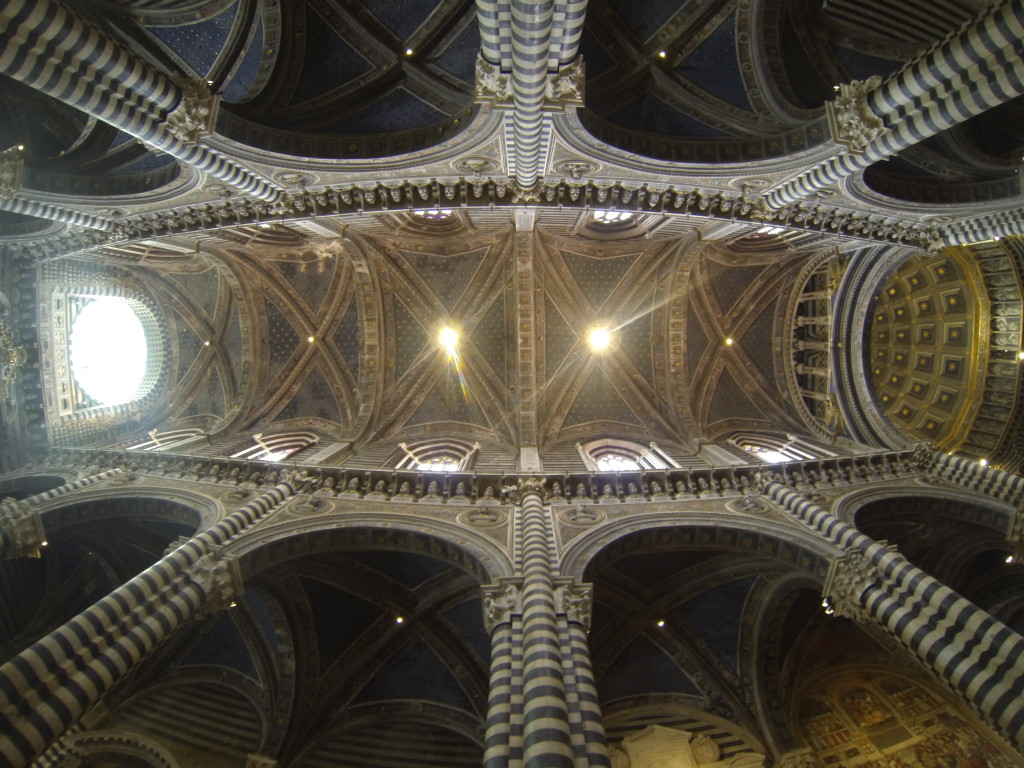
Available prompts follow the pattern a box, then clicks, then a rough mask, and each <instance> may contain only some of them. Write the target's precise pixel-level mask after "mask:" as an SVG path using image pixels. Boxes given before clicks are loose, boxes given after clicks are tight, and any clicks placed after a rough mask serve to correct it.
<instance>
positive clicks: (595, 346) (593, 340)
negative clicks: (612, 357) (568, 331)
mask: <svg viewBox="0 0 1024 768" xmlns="http://www.w3.org/2000/svg"><path fill="white" fill-rule="evenodd" d="M611 340H612V335H611V333H609V332H608V329H607V328H595V329H594V330H592V331H591V332H590V348H591V349H592V350H594V351H595V352H600V351H601V350H603V349H607V348H608V345H609V344H610V343H611Z"/></svg>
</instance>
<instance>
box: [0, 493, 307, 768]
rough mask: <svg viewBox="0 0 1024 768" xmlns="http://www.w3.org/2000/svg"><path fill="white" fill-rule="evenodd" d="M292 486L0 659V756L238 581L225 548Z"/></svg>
mask: <svg viewBox="0 0 1024 768" xmlns="http://www.w3.org/2000/svg"><path fill="white" fill-rule="evenodd" d="M294 494H295V486H294V485H293V484H292V482H290V481H284V482H281V483H280V484H278V485H277V486H275V487H274V488H272V489H270V490H269V491H267V492H265V493H263V494H262V495H260V496H258V497H257V498H255V499H253V500H252V501H250V502H248V503H247V504H245V505H244V506H243V507H242V508H241V509H239V510H238V511H237V512H234V513H232V514H231V515H229V516H228V517H227V518H225V519H224V520H222V521H221V522H219V523H217V524H216V525H213V526H211V527H210V528H209V529H207V530H205V531H203V532H202V533H199V534H197V535H196V536H195V537H193V538H192V539H190V540H189V541H187V542H186V543H184V544H182V545H181V546H180V547H178V548H177V549H175V550H174V551H172V552H170V553H169V554H167V555H166V556H164V557H163V558H162V559H161V560H159V561H158V562H157V563H155V564H154V565H152V566H151V567H149V568H147V569H146V570H145V571H143V572H142V573H140V574H139V575H138V576H136V577H135V578H133V579H132V580H131V581H129V582H127V583H126V584H124V585H122V586H121V587H119V588H118V589H116V590H114V591H113V592H111V593H110V594H109V595H107V596H106V597H104V598H103V599H102V600H100V601H99V602H98V603H96V604H95V605H93V606H92V607H90V608H88V609H86V610H85V611H83V612H82V613H80V614H79V615H78V616H76V617H75V618H73V619H71V620H70V621H69V622H67V623H66V624H64V625H63V626H62V627H60V628H58V629H56V630H54V631H53V632H51V633H50V634H49V635H47V636H46V637H44V638H42V639H40V640H39V641H37V642H36V643H34V644H33V645H32V646H30V647H29V648H27V649H26V650H24V651H22V652H21V653H20V654H18V655H17V656H16V657H14V658H13V659H11V660H10V661H8V662H7V663H5V664H4V665H3V666H0V765H3V766H10V767H11V768H21V766H25V765H28V764H29V763H30V762H31V761H32V760H33V758H34V757H35V756H36V755H38V754H40V753H41V752H43V751H44V750H45V749H46V748H47V746H48V745H49V744H51V743H52V742H53V741H55V740H56V739H58V738H59V737H60V736H61V734H63V733H64V731H65V730H67V728H68V727H69V726H71V725H72V724H73V723H75V722H76V721H77V720H78V719H79V718H80V717H81V716H82V715H83V714H85V712H86V711H88V710H89V708H90V707H92V705H93V704H95V703H96V702H97V701H98V700H99V699H100V697H101V696H102V695H103V694H104V693H105V692H106V691H108V690H110V688H112V687H113V686H114V684H116V683H117V682H118V681H119V680H120V679H121V678H123V677H124V676H125V675H126V674H127V673H128V672H129V671H130V670H131V669H133V668H134V667H135V666H136V665H137V664H139V663H140V662H141V661H142V660H143V659H145V658H146V657H147V656H148V655H149V654H150V653H152V652H153V650H154V649H156V648H157V647H158V646H159V645H160V644H161V643H162V642H164V641H165V640H166V639H167V638H168V637H170V635H171V634H172V633H173V632H174V631H175V630H176V629H178V628H179V627H181V626H182V625H183V624H185V623H186V622H187V621H189V620H190V619H192V618H193V617H196V616H201V615H203V614H205V613H209V612H213V611H215V610H219V609H221V608H224V607H226V606H227V605H228V602H229V601H230V599H231V598H232V597H233V596H235V595H237V594H239V593H240V591H241V584H240V578H239V577H238V574H237V571H236V570H234V569H233V568H232V565H233V563H232V561H230V560H227V559H223V558H221V557H220V554H219V553H220V551H221V548H222V547H223V546H224V545H225V544H227V543H228V542H229V541H231V540H232V539H233V538H235V537H236V536H238V535H239V534H240V533H242V532H243V531H245V530H246V529H247V528H249V527H250V526H252V525H253V524H254V523H255V522H256V521H258V520H260V519H262V518H263V517H264V516H266V515H267V514H268V513H269V512H270V511H271V510H273V509H275V508H276V507H278V506H279V505H280V504H281V503H282V502H283V501H285V500H286V499H288V498H289V497H291V496H292V495H294Z"/></svg>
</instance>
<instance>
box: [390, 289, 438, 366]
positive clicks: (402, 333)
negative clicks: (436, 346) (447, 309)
mask: <svg viewBox="0 0 1024 768" xmlns="http://www.w3.org/2000/svg"><path fill="white" fill-rule="evenodd" d="M424 319H426V318H424ZM395 336H396V338H397V344H396V346H397V350H398V361H397V365H396V367H397V369H398V375H399V376H401V375H402V374H403V373H404V372H405V371H406V370H408V368H409V366H410V365H411V364H412V362H413V361H414V360H415V359H416V358H417V357H419V356H420V355H421V354H423V351H424V350H425V349H427V347H428V345H429V344H430V341H431V340H430V338H429V337H428V336H427V332H426V331H424V330H423V326H422V325H420V324H419V322H418V321H417V320H416V316H415V315H414V314H413V313H412V311H410V309H409V308H408V307H407V306H406V305H405V303H404V302H403V301H402V300H401V299H396V301H395Z"/></svg>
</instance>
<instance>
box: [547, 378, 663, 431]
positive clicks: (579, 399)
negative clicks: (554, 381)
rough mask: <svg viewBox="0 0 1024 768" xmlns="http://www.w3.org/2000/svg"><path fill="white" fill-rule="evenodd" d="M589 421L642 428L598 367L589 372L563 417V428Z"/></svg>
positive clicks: (634, 414) (640, 422)
mask: <svg viewBox="0 0 1024 768" xmlns="http://www.w3.org/2000/svg"><path fill="white" fill-rule="evenodd" d="M591 421H613V422H616V421H617V422H620V423H623V424H634V425H636V426H642V425H643V422H642V421H641V419H640V418H638V417H637V415H636V413H634V412H633V409H631V408H630V407H629V406H628V405H627V404H626V401H625V400H623V399H622V395H621V394H620V393H619V392H618V391H617V390H616V389H615V386H614V385H613V384H612V383H611V381H609V380H608V376H607V374H605V372H604V369H603V368H602V367H601V366H600V365H598V366H595V367H594V369H593V370H592V371H591V372H590V375H589V376H588V377H587V381H586V383H585V384H584V385H583V388H582V389H581V390H580V392H579V394H578V395H577V396H576V399H575V400H573V403H572V406H570V408H569V412H568V414H567V415H566V417H565V422H564V425H563V426H566V427H571V426H573V425H576V424H586V423H587V422H591Z"/></svg>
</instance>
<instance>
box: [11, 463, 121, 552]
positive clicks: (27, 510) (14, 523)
mask: <svg viewBox="0 0 1024 768" xmlns="http://www.w3.org/2000/svg"><path fill="white" fill-rule="evenodd" d="M122 471H123V470H121V469H108V470H107V471H106V472H100V473H98V474H95V475H90V476H89V477H83V478H82V479H81V480H74V481H72V482H70V483H65V484H64V485H62V486H59V487H57V488H52V489H50V490H49V491H43V492H42V493H37V494H35V495H34V496H29V497H28V498H27V499H22V500H21V501H19V502H14V503H11V502H6V503H0V558H5V557H17V556H19V555H23V554H25V552H27V551H33V550H35V549H36V548H38V547H39V545H40V544H42V542H43V541H45V540H46V539H45V529H44V528H43V525H42V521H41V520H39V519H38V518H39V513H34V512H32V511H31V509H32V507H37V506H39V505H40V504H44V503H46V502H47V501H51V500H52V499H56V498H60V497H61V496H67V495H68V494H69V493H74V492H75V491H78V490H81V489H82V488H88V487H89V486H90V485H95V484H96V483H101V482H103V481H104V480H108V479H110V478H111V477H115V476H117V475H120V474H121V473H122ZM29 518H36V519H35V520H32V521H31V524H30V525H26V524H25V522H26V520H27V519H29ZM16 530H17V531H21V532H26V531H30V532H31V533H32V538H33V539H35V540H34V541H25V540H24V537H23V535H20V534H19V535H15V533H14V532H15V531H16Z"/></svg>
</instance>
